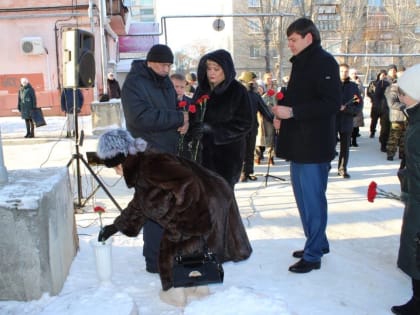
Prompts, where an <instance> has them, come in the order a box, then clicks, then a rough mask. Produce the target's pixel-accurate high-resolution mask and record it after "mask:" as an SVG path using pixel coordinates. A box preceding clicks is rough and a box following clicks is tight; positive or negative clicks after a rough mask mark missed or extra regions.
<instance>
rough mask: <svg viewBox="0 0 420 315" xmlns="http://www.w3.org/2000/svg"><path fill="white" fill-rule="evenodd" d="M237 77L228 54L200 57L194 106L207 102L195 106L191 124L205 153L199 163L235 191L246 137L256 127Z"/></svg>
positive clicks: (201, 155)
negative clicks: (200, 104) (201, 101)
mask: <svg viewBox="0 0 420 315" xmlns="http://www.w3.org/2000/svg"><path fill="white" fill-rule="evenodd" d="M235 77H236V71H235V67H234V64H233V59H232V56H231V55H230V53H229V52H228V51H226V50H223V49H219V50H215V51H212V52H209V53H208V54H206V55H204V56H203V57H201V59H200V61H199V64H198V71H197V78H198V88H197V90H196V91H195V94H194V98H193V103H195V104H196V105H197V103H198V101H199V100H200V99H203V97H207V98H208V99H207V100H206V107H205V108H203V107H201V106H196V107H197V113H196V114H195V115H194V121H193V122H191V132H192V134H193V137H195V138H196V140H198V141H199V142H198V143H199V144H200V145H199V148H200V149H202V150H199V151H200V152H199V155H198V160H199V161H201V163H202V165H203V166H204V167H206V168H208V169H209V170H212V171H214V172H216V173H218V174H219V175H221V176H222V177H223V178H224V179H225V180H226V181H227V182H228V183H229V185H230V186H231V187H232V188H233V187H234V186H235V184H236V183H237V182H238V181H239V178H240V176H241V170H242V163H243V160H244V157H245V142H246V136H247V134H248V133H249V132H250V130H251V127H252V123H253V120H252V119H253V118H252V116H253V115H252V107H251V104H250V100H249V96H248V92H247V90H246V88H245V87H244V86H243V85H242V84H241V83H240V82H239V81H237V80H236V79H235ZM201 117H203V119H201ZM191 119H192V120H193V117H191Z"/></svg>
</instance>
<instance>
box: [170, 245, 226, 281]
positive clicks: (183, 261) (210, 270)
mask: <svg viewBox="0 0 420 315" xmlns="http://www.w3.org/2000/svg"><path fill="white" fill-rule="evenodd" d="M223 277H224V271H223V267H222V264H221V263H219V261H218V260H217V257H216V255H215V254H214V253H212V252H209V250H208V249H207V248H206V247H205V248H204V249H203V252H201V253H197V254H189V255H177V256H175V258H174V267H173V279H174V287H175V288H177V287H192V286H200V285H207V284H212V283H223Z"/></svg>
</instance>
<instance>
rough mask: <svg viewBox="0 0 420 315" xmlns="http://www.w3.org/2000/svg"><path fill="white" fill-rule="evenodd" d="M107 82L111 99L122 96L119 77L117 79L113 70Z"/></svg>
mask: <svg viewBox="0 0 420 315" xmlns="http://www.w3.org/2000/svg"><path fill="white" fill-rule="evenodd" d="M107 84H108V97H109V98H110V99H113V98H121V89H120V84H119V83H118V81H117V79H115V76H114V73H113V72H109V73H108V80H107Z"/></svg>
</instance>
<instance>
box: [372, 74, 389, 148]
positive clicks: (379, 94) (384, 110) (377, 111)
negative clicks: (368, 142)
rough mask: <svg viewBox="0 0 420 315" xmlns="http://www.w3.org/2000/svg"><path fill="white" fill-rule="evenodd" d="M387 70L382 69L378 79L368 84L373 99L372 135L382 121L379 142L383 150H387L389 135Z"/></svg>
mask: <svg viewBox="0 0 420 315" xmlns="http://www.w3.org/2000/svg"><path fill="white" fill-rule="evenodd" d="M386 76H387V72H386V71H385V70H381V71H380V72H379V73H378V75H377V77H376V80H375V81H373V82H371V83H370V84H369V86H368V90H367V95H368V97H369V98H370V99H371V103H372V107H371V112H370V116H371V123H370V137H371V138H373V137H375V132H376V125H377V123H378V120H379V121H380V126H381V130H380V134H379V142H380V144H381V151H382V152H386V144H387V142H388V136H389V109H388V104H387V101H386V98H385V90H386V88H387V87H388V86H389V85H390V83H389V81H388V80H387V78H386Z"/></svg>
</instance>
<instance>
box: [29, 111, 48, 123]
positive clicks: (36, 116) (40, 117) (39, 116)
mask: <svg viewBox="0 0 420 315" xmlns="http://www.w3.org/2000/svg"><path fill="white" fill-rule="evenodd" d="M31 118H32V120H33V122H34V123H35V126H36V127H41V126H45V125H46V124H47V123H46V122H45V119H44V114H43V113H42V109H41V108H39V107H35V108H33V109H32V111H31Z"/></svg>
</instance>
